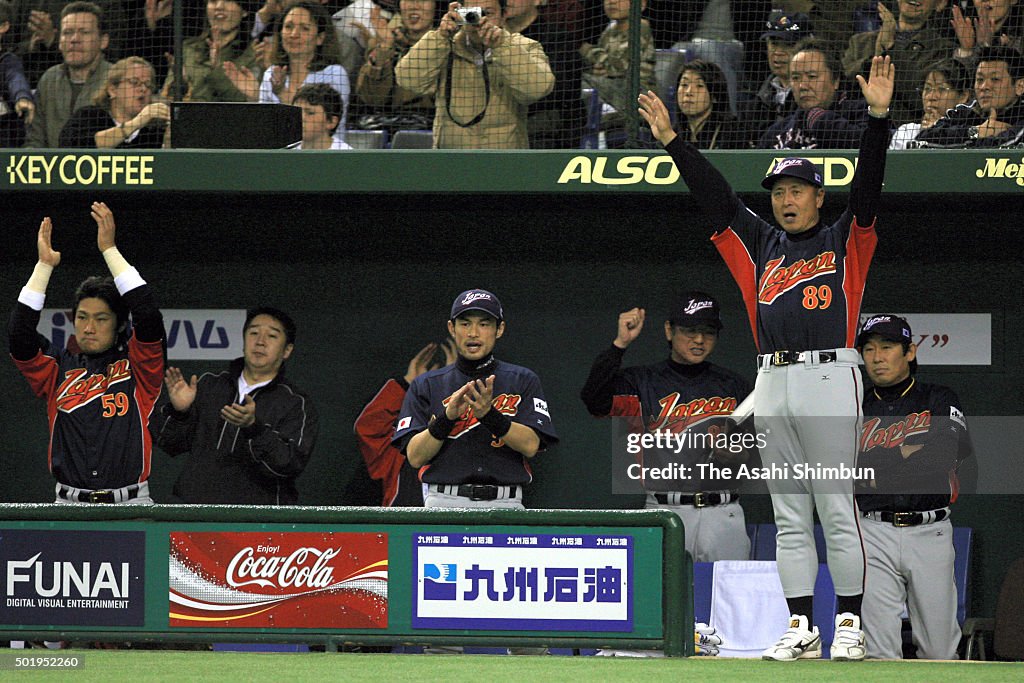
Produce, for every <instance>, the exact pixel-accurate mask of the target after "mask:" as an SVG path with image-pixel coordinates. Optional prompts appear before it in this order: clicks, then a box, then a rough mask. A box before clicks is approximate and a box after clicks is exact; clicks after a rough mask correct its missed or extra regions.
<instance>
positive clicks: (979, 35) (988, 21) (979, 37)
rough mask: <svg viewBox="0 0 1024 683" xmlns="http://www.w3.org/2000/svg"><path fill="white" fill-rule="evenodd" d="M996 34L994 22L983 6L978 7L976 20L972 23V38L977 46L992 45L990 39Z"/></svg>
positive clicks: (986, 8)
mask: <svg viewBox="0 0 1024 683" xmlns="http://www.w3.org/2000/svg"><path fill="white" fill-rule="evenodd" d="M995 33H996V22H995V20H993V19H992V14H991V13H990V12H989V11H988V7H986V6H985V5H978V19H977V20H976V21H975V22H974V36H975V40H976V41H977V43H978V45H982V46H988V45H991V44H992V37H993V36H994V35H995Z"/></svg>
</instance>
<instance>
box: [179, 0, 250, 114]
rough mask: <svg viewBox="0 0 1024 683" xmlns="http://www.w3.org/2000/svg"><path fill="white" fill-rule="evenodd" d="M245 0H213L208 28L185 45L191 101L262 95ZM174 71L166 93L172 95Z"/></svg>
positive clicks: (183, 67)
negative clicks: (250, 42)
mask: <svg viewBox="0 0 1024 683" xmlns="http://www.w3.org/2000/svg"><path fill="white" fill-rule="evenodd" d="M245 4H247V3H245V0H209V2H207V4H206V29H205V30H204V31H203V32H202V33H201V34H199V35H198V36H196V37H194V38H189V39H188V40H186V41H185V42H184V44H183V45H182V65H181V70H182V77H183V80H184V82H185V88H184V92H183V93H182V95H183V99H185V100H187V101H189V102H255V101H256V100H257V98H258V97H259V88H260V81H259V74H260V73H261V69H259V67H257V66H256V53H255V52H254V51H253V48H252V46H251V45H250V44H249V40H250V36H249V33H250V31H249V28H248V27H249V25H250V24H251V23H252V18H251V14H250V12H248V11H247V10H246V9H245V7H244V5H245ZM173 82H174V75H173V73H172V74H171V75H169V76H168V77H167V81H166V82H165V83H164V87H163V94H164V95H165V96H171V86H172V85H173Z"/></svg>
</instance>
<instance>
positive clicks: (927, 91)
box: [917, 85, 956, 95]
mask: <svg viewBox="0 0 1024 683" xmlns="http://www.w3.org/2000/svg"><path fill="white" fill-rule="evenodd" d="M955 91H956V88H951V87H949V86H948V85H926V86H924V87H922V88H917V94H918V95H948V94H949V93H951V92H955Z"/></svg>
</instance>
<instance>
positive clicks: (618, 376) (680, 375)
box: [580, 345, 750, 491]
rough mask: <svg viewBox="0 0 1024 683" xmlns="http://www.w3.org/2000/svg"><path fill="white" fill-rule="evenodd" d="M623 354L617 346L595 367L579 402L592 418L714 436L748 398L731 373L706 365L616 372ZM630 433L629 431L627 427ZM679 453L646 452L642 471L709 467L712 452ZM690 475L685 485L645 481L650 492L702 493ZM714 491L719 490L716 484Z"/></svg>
mask: <svg viewBox="0 0 1024 683" xmlns="http://www.w3.org/2000/svg"><path fill="white" fill-rule="evenodd" d="M623 354H624V351H623V350H622V349H619V348H618V347H616V346H614V345H613V346H611V347H610V348H608V349H606V350H605V351H603V352H602V353H601V354H600V355H599V356H598V357H597V359H596V360H595V361H594V365H593V366H592V367H591V369H590V375H589V376H588V377H587V382H586V384H585V385H584V387H583V390H582V391H581V392H580V397H581V398H582V399H583V402H584V403H585V404H586V406H587V410H589V411H590V413H591V414H592V415H596V416H599V417H604V416H607V417H639V418H641V419H642V424H643V429H644V430H646V431H649V432H653V431H655V430H659V431H665V430H668V431H671V432H674V433H681V432H684V431H687V430H688V431H689V432H690V433H694V434H708V433H717V432H718V431H719V430H721V429H722V428H723V427H724V425H725V420H726V418H728V416H729V415H731V414H732V413H733V412H734V411H735V410H736V407H737V406H738V405H739V404H740V403H741V402H742V401H743V399H745V398H746V397H747V395H748V394H749V393H750V384H749V383H748V382H747V381H746V380H744V379H743V378H742V377H740V376H739V375H737V374H736V373H734V372H732V371H730V370H727V369H725V368H723V367H720V366H718V365H715V364H713V363H709V362H706V361H705V362H703V363H698V364H696V365H683V364H681V363H675V362H673V361H672V360H671V359H666V360H663V361H661V362H660V363H654V364H652V365H642V366H635V367H630V368H625V369H622V368H620V365H621V362H622V357H623ZM630 427H632V425H630ZM694 446H695V447H692V448H686V449H684V450H682V451H681V452H679V453H674V452H669V451H666V452H661V451H651V450H645V451H644V452H643V458H642V463H641V464H642V465H643V466H645V467H663V466H665V465H667V464H668V463H670V462H671V463H679V464H682V465H687V466H690V467H692V466H693V465H694V464H696V463H698V462H708V458H709V455H710V452H711V449H710V448H709V447H707V444H706V443H703V442H694ZM691 471H692V472H693V473H694V474H693V476H692V477H690V478H689V479H687V480H685V481H673V480H664V479H646V480H644V488H646V489H647V490H649V491H701V490H704V489H705V488H707V487H706V486H704V485H703V483H702V482H701V480H700V479H699V478H698V477H697V475H696V470H691ZM717 483H718V486H717V488H721V483H722V481H721V479H719V480H718V482H717Z"/></svg>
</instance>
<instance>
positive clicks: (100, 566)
mask: <svg viewBox="0 0 1024 683" xmlns="http://www.w3.org/2000/svg"><path fill="white" fill-rule="evenodd" d="M145 546H146V539H145V533H144V532H142V531H41V530H25V529H0V566H2V567H3V599H2V602H0V624H46V625H50V626H142V625H143V621H144V618H145V609H144V608H145V601H144V590H143V586H144V581H145V578H144V577H145V573H146V572H145Z"/></svg>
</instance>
